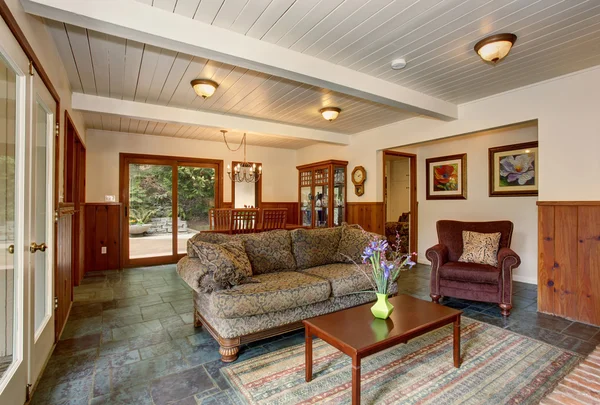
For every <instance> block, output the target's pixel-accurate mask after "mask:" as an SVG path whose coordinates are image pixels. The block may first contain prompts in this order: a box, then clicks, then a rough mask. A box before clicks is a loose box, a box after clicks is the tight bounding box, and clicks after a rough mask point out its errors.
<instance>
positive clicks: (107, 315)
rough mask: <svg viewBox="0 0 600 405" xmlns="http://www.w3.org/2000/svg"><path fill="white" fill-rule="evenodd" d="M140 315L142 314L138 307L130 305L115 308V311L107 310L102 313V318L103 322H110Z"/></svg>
mask: <svg viewBox="0 0 600 405" xmlns="http://www.w3.org/2000/svg"><path fill="white" fill-rule="evenodd" d="M141 313H142V311H141V310H140V307H139V306H137V305H130V306H127V307H123V308H115V309H109V310H106V311H103V312H102V318H103V319H104V320H105V321H110V320H113V319H117V318H122V317H125V316H131V315H140V314H141Z"/></svg>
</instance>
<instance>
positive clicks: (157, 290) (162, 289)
mask: <svg viewBox="0 0 600 405" xmlns="http://www.w3.org/2000/svg"><path fill="white" fill-rule="evenodd" d="M146 291H148V294H162V293H172V292H175V291H186V289H185V288H184V287H183V286H181V285H166V286H162V287H150V288H147V289H146Z"/></svg>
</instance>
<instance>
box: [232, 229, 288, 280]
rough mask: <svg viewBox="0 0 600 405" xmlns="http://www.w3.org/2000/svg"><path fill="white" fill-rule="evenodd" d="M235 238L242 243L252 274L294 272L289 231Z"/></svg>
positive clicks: (251, 234) (243, 235) (250, 234)
mask: <svg viewBox="0 0 600 405" xmlns="http://www.w3.org/2000/svg"><path fill="white" fill-rule="evenodd" d="M236 238H239V239H240V240H243V241H244V246H245V248H246V254H247V255H248V258H249V259H250V264H251V265H252V274H254V275H256V274H264V273H272V272H275V271H294V270H296V261H295V260H294V255H293V254H292V238H291V237H290V232H289V231H286V230H276V231H268V232H260V233H249V234H242V235H237V236H236Z"/></svg>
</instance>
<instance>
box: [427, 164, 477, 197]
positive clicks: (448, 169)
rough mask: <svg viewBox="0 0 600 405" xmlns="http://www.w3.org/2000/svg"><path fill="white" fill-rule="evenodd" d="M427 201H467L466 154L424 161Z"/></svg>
mask: <svg viewBox="0 0 600 405" xmlns="http://www.w3.org/2000/svg"><path fill="white" fill-rule="evenodd" d="M425 163H426V166H427V170H426V173H427V175H426V179H427V199H428V200H466V199H467V154H466V153H462V154H460V155H451V156H441V157H436V158H430V159H427V160H426V161H425Z"/></svg>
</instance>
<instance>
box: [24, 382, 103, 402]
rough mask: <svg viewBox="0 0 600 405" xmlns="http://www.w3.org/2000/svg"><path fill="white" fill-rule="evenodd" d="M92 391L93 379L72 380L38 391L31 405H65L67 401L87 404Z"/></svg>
mask: <svg viewBox="0 0 600 405" xmlns="http://www.w3.org/2000/svg"><path fill="white" fill-rule="evenodd" d="M91 389H92V377H91V376H86V377H84V378H80V379H76V380H70V381H66V382H63V383H60V384H58V385H55V386H53V387H49V388H46V389H37V390H36V391H35V392H34V394H33V398H32V402H31V405H36V404H63V403H65V402H67V401H70V400H71V401H75V400H79V399H83V400H84V401H85V403H87V401H88V398H89V396H90V391H91Z"/></svg>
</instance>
